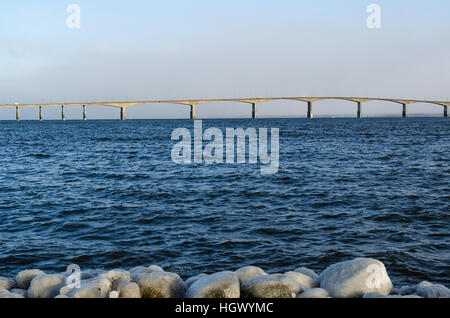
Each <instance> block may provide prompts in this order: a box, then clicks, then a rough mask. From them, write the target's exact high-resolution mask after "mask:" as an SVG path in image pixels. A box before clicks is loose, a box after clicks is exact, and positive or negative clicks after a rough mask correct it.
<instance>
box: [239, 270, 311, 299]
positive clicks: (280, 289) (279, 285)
mask: <svg viewBox="0 0 450 318" xmlns="http://www.w3.org/2000/svg"><path fill="white" fill-rule="evenodd" d="M306 289H307V288H306V287H305V286H303V285H302V284H300V283H298V282H296V281H295V280H292V279H290V278H288V277H286V276H285V275H282V274H270V275H264V276H259V277H256V278H254V279H252V280H251V281H249V282H248V283H247V284H245V285H244V286H243V287H242V291H241V292H242V293H243V295H245V296H247V297H251V298H294V297H296V296H297V294H299V293H301V292H303V291H304V290H306Z"/></svg>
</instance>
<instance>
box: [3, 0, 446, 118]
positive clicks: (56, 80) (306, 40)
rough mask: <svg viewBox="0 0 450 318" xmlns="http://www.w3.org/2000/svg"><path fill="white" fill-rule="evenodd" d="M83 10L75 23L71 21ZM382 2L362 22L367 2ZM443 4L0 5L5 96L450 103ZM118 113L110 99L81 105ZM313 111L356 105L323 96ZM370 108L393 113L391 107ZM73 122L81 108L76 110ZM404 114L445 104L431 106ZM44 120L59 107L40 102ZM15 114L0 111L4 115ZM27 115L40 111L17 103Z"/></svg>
mask: <svg viewBox="0 0 450 318" xmlns="http://www.w3.org/2000/svg"><path fill="white" fill-rule="evenodd" d="M71 3H77V4H79V5H80V7H81V22H82V27H81V29H79V30H71V29H68V28H67V26H66V19H67V16H68V14H67V13H66V8H67V6H68V5H69V4H71ZM371 3H377V4H379V5H380V6H381V8H382V28H381V29H379V30H373V29H368V28H367V27H366V19H367V17H368V13H366V8H367V6H368V5H369V4H371ZM449 39H450V2H449V1H446V0H434V1H418V0H416V1H414V0H395V1H393V0H389V1H387V0H386V1H361V0H346V1H339V0H334V1H332V0H322V1H320V0H317V1H301V0H297V1H294V0H290V1H288V0H279V1H267V0H227V1H225V0H224V1H213V0H209V1H205V0H191V1H188V0H185V1H181V0H172V1H170V0H169V1H143V0H142V1H141V0H134V1H133V0H130V1H119V0H115V1H111V0H110V1H106V0H80V1H76V0H74V1H50V0H40V1H34V0H28V1H26V0H19V1H5V0H2V1H1V4H0V43H1V50H0V103H1V104H3V103H15V102H19V103H29V102H33V103H34V102H56V101H84V100H115V99H118V100H141V99H178V98H217V97H223V98H236V97H253V96H258V97H262V96H264V97H265V96H268V97H275V96H305V95H313V96H320V95H328V96H329V95H333V96H350V95H358V96H373V97H387V98H397V97H399V98H402V97H404V98H417V99H441V100H450V89H449V83H450V41H449ZM305 109H306V107H305V105H304V104H302V103H296V102H271V103H268V104H262V105H261V106H260V114H261V116H263V117H264V116H277V115H279V116H287V115H294V116H304V115H305V113H306V110H305ZM88 112H89V116H90V117H91V118H116V117H117V116H118V110H117V109H109V108H105V109H93V108H90V109H89V110H88ZM314 112H315V113H316V114H317V115H354V113H355V105H354V104H353V103H346V102H335V101H328V102H326V101H324V102H320V103H317V105H315V109H314ZM364 112H365V113H366V115H368V116H370V115H375V114H380V113H383V114H384V113H390V114H400V106H399V105H396V104H390V103H369V104H367V105H365V109H364ZM67 113H68V118H69V119H76V118H80V117H81V111H80V109H78V108H74V109H69V110H68V111H67ZM410 113H412V114H414V113H416V114H419V113H429V114H436V115H437V114H441V113H442V108H440V107H438V106H433V105H427V104H418V105H414V106H410ZM187 114H188V109H187V108H184V107H182V106H176V105H152V106H138V107H136V108H131V109H129V110H128V117H129V118H174V117H175V118H180V117H184V116H187ZM198 114H199V116H201V117H204V118H207V117H216V116H218V117H222V116H226V115H227V114H229V115H230V116H237V117H241V116H247V115H250V107H249V106H247V105H245V104H230V103H217V104H207V105H203V106H201V107H199V109H198ZM45 116H46V118H49V119H52V118H54V119H56V118H59V111H58V110H57V109H46V110H45ZM13 118H14V110H13V109H10V110H0V119H13ZM22 118H24V119H27V118H29V119H31V118H33V119H36V118H37V109H27V110H23V111H22Z"/></svg>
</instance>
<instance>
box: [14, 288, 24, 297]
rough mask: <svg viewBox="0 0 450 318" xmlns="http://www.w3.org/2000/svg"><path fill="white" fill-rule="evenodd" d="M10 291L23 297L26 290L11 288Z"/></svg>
mask: <svg viewBox="0 0 450 318" xmlns="http://www.w3.org/2000/svg"><path fill="white" fill-rule="evenodd" d="M10 292H11V293H13V294H17V295H22V296H23V297H27V291H26V290H25V289H19V288H13V289H11V290H10Z"/></svg>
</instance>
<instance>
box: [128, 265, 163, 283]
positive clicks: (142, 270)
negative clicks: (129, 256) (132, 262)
mask: <svg viewBox="0 0 450 318" xmlns="http://www.w3.org/2000/svg"><path fill="white" fill-rule="evenodd" d="M155 271H156V272H164V270H163V269H162V268H161V267H159V266H156V265H152V266H149V267H144V266H138V267H134V268H132V269H131V270H130V275H131V280H132V281H133V282H135V283H137V282H138V281H139V280H140V279H141V277H142V276H144V275H147V274H150V273H153V272H155Z"/></svg>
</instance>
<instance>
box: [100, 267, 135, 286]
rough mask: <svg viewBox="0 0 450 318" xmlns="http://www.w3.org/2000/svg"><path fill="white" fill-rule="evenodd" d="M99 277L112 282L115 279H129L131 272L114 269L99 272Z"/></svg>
mask: <svg viewBox="0 0 450 318" xmlns="http://www.w3.org/2000/svg"><path fill="white" fill-rule="evenodd" d="M100 278H106V279H108V280H109V281H110V282H111V283H114V282H115V281H116V280H121V279H125V280H127V281H131V274H130V272H128V271H124V270H121V269H115V270H112V271H109V272H106V273H103V274H101V275H100Z"/></svg>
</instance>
